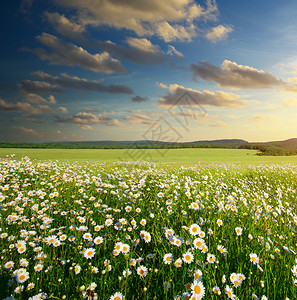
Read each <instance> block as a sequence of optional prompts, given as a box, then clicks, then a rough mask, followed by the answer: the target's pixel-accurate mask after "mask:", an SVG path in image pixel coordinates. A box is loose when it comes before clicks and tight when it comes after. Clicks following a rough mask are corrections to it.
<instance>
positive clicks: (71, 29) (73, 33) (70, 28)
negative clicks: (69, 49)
mask: <svg viewBox="0 0 297 300" xmlns="http://www.w3.org/2000/svg"><path fill="white" fill-rule="evenodd" d="M45 17H46V18H47V20H48V21H49V23H50V24H51V25H52V26H53V27H54V28H55V30H57V32H59V33H60V34H62V35H64V36H66V37H68V38H70V39H73V40H78V41H83V40H84V37H83V35H82V34H83V32H84V31H85V27H84V26H82V25H80V24H77V23H76V22H75V21H71V20H69V19H68V18H66V17H65V16H64V15H61V14H59V13H50V12H45Z"/></svg>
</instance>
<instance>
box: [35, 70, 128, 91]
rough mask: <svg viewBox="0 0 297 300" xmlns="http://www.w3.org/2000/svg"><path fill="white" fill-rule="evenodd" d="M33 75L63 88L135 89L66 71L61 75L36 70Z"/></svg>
mask: <svg viewBox="0 0 297 300" xmlns="http://www.w3.org/2000/svg"><path fill="white" fill-rule="evenodd" d="M33 75H36V76H38V77H39V78H41V79H42V80H44V81H45V82H47V83H49V84H55V85H58V86H60V87H63V88H72V89H76V90H84V91H96V92H101V93H111V94H133V93H134V92H133V90H132V89H131V88H129V87H128V86H125V85H121V84H113V85H104V84H103V83H101V82H99V81H95V80H94V81H88V80H87V79H85V78H79V77H77V76H69V75H68V74H66V73H62V74H61V77H58V76H52V75H50V74H47V73H45V72H41V71H39V72H34V73H33Z"/></svg>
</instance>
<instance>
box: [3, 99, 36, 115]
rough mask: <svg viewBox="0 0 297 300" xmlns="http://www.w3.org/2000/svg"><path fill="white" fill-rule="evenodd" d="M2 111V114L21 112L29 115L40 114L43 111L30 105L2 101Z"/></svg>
mask: <svg viewBox="0 0 297 300" xmlns="http://www.w3.org/2000/svg"><path fill="white" fill-rule="evenodd" d="M0 111H2V112H20V113H28V114H40V113H41V110H40V109H39V108H38V107H35V106H32V105H31V104H30V103H24V102H17V103H7V102H5V101H4V100H3V99H0Z"/></svg>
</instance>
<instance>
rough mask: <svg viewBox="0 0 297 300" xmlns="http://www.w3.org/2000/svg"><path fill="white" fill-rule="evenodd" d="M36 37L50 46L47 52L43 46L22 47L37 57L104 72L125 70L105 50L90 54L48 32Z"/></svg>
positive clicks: (57, 63) (55, 62)
mask: <svg viewBox="0 0 297 300" xmlns="http://www.w3.org/2000/svg"><path fill="white" fill-rule="evenodd" d="M37 39H38V40H39V41H40V42H41V43H42V44H43V45H45V46H46V47H48V48H50V49H51V51H50V52H49V51H47V50H45V49H43V48H36V49H29V48H23V50H26V51H30V52H32V53H33V54H35V55H37V56H38V57H39V59H41V60H46V61H49V62H50V63H51V64H54V65H68V66H80V67H82V68H84V69H87V70H91V71H94V72H98V73H105V74H112V73H115V72H118V73H124V72H125V68H124V67H123V65H122V64H121V62H120V61H119V60H117V59H114V58H112V57H111V56H110V55H109V53H107V52H103V53H98V54H91V53H89V52H88V51H87V50H85V49H83V48H82V47H79V46H76V45H74V44H72V43H66V42H63V41H61V40H60V39H59V38H57V37H55V36H54V35H51V34H48V33H42V34H41V35H40V36H37Z"/></svg>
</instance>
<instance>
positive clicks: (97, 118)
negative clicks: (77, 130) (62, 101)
mask: <svg viewBox="0 0 297 300" xmlns="http://www.w3.org/2000/svg"><path fill="white" fill-rule="evenodd" d="M56 121H57V122H59V123H74V124H77V125H80V126H81V125H90V124H101V125H106V126H117V127H121V126H123V124H122V123H121V122H120V121H119V120H118V119H112V118H109V117H108V116H106V114H104V113H101V114H97V115H95V114H91V113H87V112H80V113H78V114H76V115H72V116H71V117H70V118H61V117H58V116H56Z"/></svg>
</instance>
